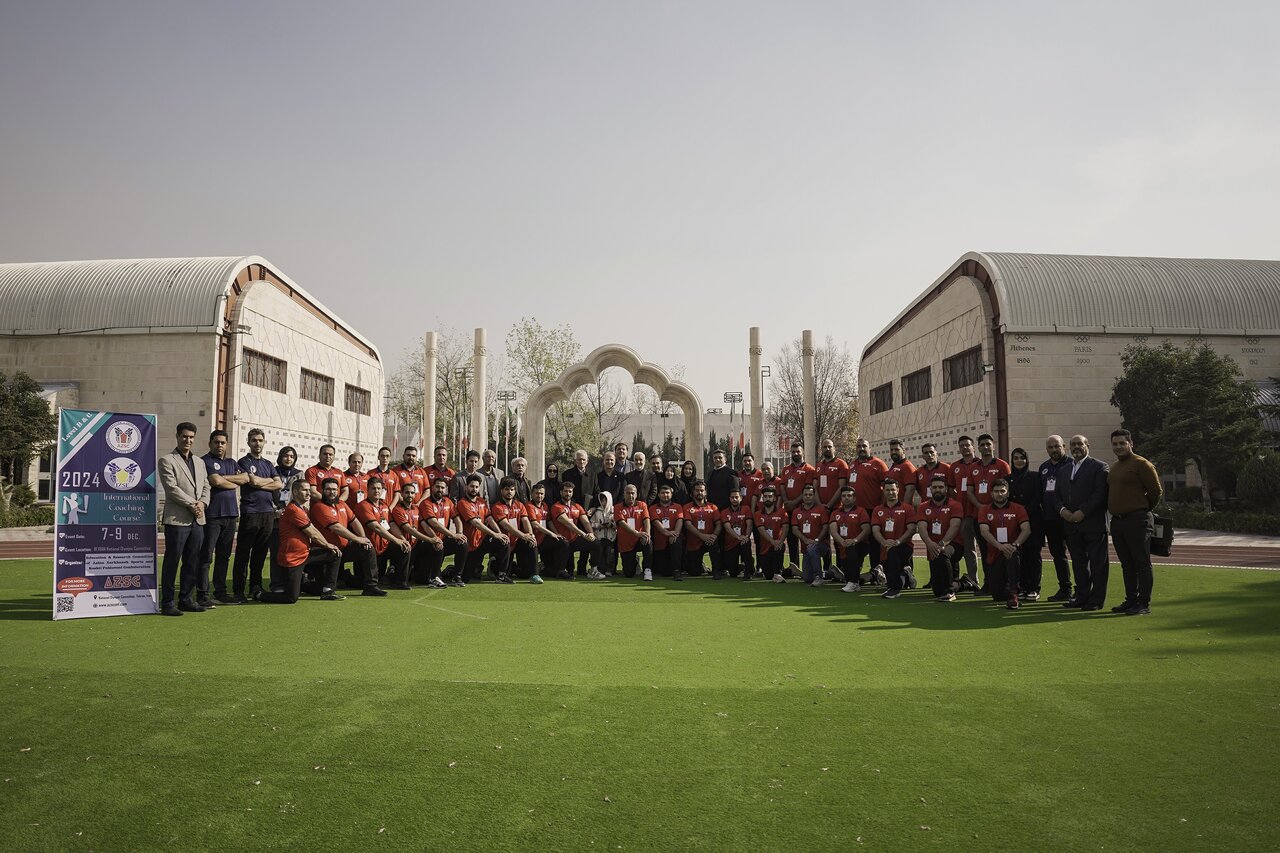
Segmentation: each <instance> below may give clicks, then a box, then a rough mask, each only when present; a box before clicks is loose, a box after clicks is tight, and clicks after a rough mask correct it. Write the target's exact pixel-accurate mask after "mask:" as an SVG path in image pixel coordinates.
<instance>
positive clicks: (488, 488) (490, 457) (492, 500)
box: [477, 447, 507, 506]
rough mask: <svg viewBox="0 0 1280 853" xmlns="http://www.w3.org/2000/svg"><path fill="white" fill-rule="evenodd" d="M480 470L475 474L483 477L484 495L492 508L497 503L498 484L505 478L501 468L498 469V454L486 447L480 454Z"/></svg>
mask: <svg viewBox="0 0 1280 853" xmlns="http://www.w3.org/2000/svg"><path fill="white" fill-rule="evenodd" d="M480 460H481V464H480V470H479V471H478V472H477V473H478V474H479V475H480V476H481V477H484V489H483V490H482V491H483V492H484V495H485V497H486V498H488V500H489V506H493V505H494V504H496V503H497V502H498V491H499V484H500V483H501V482H502V478H503V477H505V476H507V475H506V474H505V473H504V472H503V470H502V469H501V468H499V467H498V452H497V451H496V450H493V449H492V448H488V447H486V448H485V450H484V453H482V454H480Z"/></svg>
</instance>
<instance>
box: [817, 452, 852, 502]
mask: <svg viewBox="0 0 1280 853" xmlns="http://www.w3.org/2000/svg"><path fill="white" fill-rule="evenodd" d="M818 454H819V457H818V464H817V465H816V466H815V467H814V476H813V484H814V486H815V487H816V488H817V490H818V503H820V504H821V505H822V506H823V507H824V508H825V509H826V510H827V511H828V512H830V511H831V510H833V509H835V508H836V507H837V506H839V505H840V490H841V489H843V488H844V487H845V485H846V484H847V483H848V482H849V463H848V462H845V461H844V460H843V459H841V458H840V457H838V456H836V443H835V442H834V441H832V440H831V439H829V438H824V439H823V440H822V444H821V446H820V447H819V450H818Z"/></svg>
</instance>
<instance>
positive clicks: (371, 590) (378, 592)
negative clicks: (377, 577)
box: [360, 586, 387, 598]
mask: <svg viewBox="0 0 1280 853" xmlns="http://www.w3.org/2000/svg"><path fill="white" fill-rule="evenodd" d="M360 594H361V595H374V596H377V597H379V598H381V597H382V596H385V595H386V594H387V591H386V590H385V589H381V588H379V587H376V586H366V587H365V588H364V592H362V593H360Z"/></svg>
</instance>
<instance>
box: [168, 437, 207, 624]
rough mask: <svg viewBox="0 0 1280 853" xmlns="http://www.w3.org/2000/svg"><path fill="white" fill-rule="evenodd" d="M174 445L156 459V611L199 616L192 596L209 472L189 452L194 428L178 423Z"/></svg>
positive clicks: (198, 606) (197, 564)
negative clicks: (176, 586)
mask: <svg viewBox="0 0 1280 853" xmlns="http://www.w3.org/2000/svg"><path fill="white" fill-rule="evenodd" d="M177 437H178V446H177V447H175V448H174V449H173V452H172V453H168V454H165V455H164V456H161V457H160V465H159V470H160V483H161V485H163V486H164V516H163V518H162V520H163V522H164V563H163V565H162V568H161V573H160V612H161V613H163V614H164V615H165V616H181V615H182V614H183V612H184V611H185V612H187V613H203V612H204V610H205V608H204V607H201V606H200V605H199V604H196V602H195V599H194V598H193V596H194V595H195V590H196V585H197V580H198V572H199V570H200V546H201V545H202V544H203V542H204V521H205V518H204V511H205V507H207V506H208V505H209V473H208V471H207V470H206V468H205V464H204V460H203V459H201V458H200V457H199V456H196V455H195V454H194V453H192V452H191V448H192V446H193V445H194V444H195V440H196V425H195V424H193V423H187V422H186V421H183V422H182V423H180V424H178V430H177ZM179 562H181V564H182V575H181V577H182V580H181V584H180V586H181V589H180V591H179V595H178V602H177V605H176V606H175V605H174V601H173V582H174V581H175V580H176V579H177V577H178V564H179Z"/></svg>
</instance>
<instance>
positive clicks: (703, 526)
mask: <svg viewBox="0 0 1280 853" xmlns="http://www.w3.org/2000/svg"><path fill="white" fill-rule="evenodd" d="M698 529H699V530H706V529H707V523H706V522H705V521H703V520H702V519H698Z"/></svg>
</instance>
